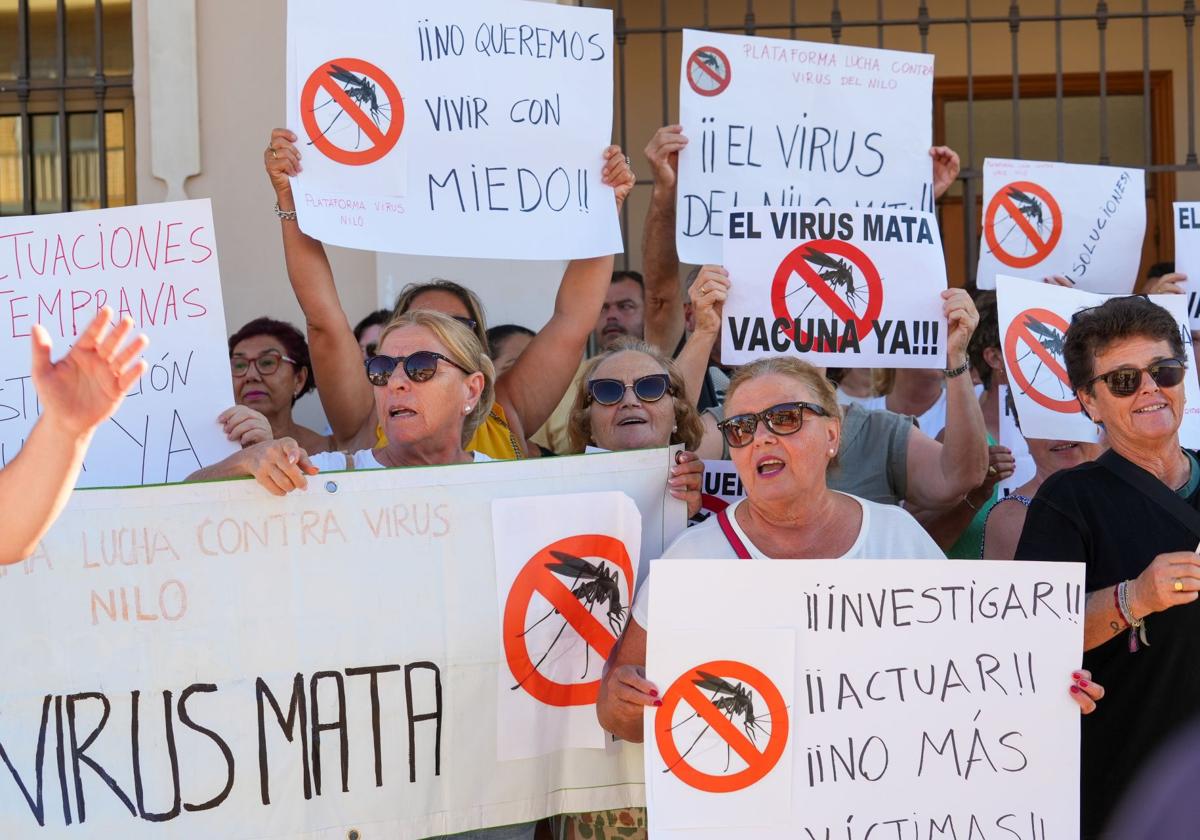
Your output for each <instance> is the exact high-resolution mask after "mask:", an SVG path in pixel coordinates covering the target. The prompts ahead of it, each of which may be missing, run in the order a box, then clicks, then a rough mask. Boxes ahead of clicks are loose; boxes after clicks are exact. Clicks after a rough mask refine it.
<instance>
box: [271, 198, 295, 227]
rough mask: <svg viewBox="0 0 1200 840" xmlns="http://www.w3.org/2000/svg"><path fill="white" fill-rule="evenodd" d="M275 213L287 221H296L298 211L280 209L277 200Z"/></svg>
mask: <svg viewBox="0 0 1200 840" xmlns="http://www.w3.org/2000/svg"><path fill="white" fill-rule="evenodd" d="M275 215H276V216H278V217H279V218H281V219H283V220H284V221H285V222H294V221H296V211H295V210H280V209H279V202H278V201H276V202H275Z"/></svg>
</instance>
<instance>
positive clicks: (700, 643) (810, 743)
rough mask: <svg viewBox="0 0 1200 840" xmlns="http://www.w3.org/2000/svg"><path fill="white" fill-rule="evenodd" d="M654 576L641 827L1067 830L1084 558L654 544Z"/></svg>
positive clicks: (814, 831) (1071, 823)
mask: <svg viewBox="0 0 1200 840" xmlns="http://www.w3.org/2000/svg"><path fill="white" fill-rule="evenodd" d="M651 579H652V580H651V582H652V584H653V603H652V605H651V607H652V608H651V610H650V626H649V627H648V628H647V634H648V635H647V645H648V649H647V655H646V675H647V678H648V679H650V680H652V681H654V682H655V683H656V684H657V685H658V686H659V689H660V690H664V691H665V693H664V702H663V705H662V706H661V707H658V708H649V709H647V710H646V723H645V726H646V743H645V746H646V750H645V760H646V782H647V800H648V806H649V809H650V813H649V819H650V824H651V825H654V826H655V836H656V837H661V838H671V840H676V838H678V840H684V838H713V837H738V838H746V840H757V838H775V837H814V838H815V837H821V838H824V837H834V836H836V837H838V838H843V837H845V838H847V840H865V838H869V837H879V836H882V835H883V834H884V833H885V832H886V833H887V836H889V837H892V836H895V837H901V836H903V837H910V836H911V837H917V836H920V837H926V836H927V835H928V836H935V837H941V836H944V837H960V838H963V837H968V836H972V837H991V836H993V834H996V835H1001V834H1003V835H1005V836H1008V835H1012V836H1017V835H1019V836H1021V837H1027V836H1028V837H1035V838H1040V837H1076V836H1078V834H1079V825H1078V819H1079V783H1078V779H1079V709H1078V707H1077V706H1076V705H1075V703H1073V702H1072V701H1071V699H1070V697H1069V696H1068V692H1067V687H1068V685H1069V680H1070V674H1071V671H1072V669H1075V668H1078V667H1079V662H1080V657H1081V653H1082V650H1083V620H1084V617H1083V610H1084V591H1083V567H1082V565H1080V564H1067V563H1061V564H1060V563H1019V564H1014V563H1005V562H988V561H980V562H978V563H971V564H969V565H964V564H962V563H959V562H956V561H945V560H930V561H926V560H909V561H900V560H886V559H884V560H854V561H845V560H805V561H804V562H789V561H769V562H761V563H747V562H745V561H743V560H732V561H724V560H716V561H714V560H709V561H705V560H691V559H689V560H680V559H670V560H667V559H664V560H659V561H656V562H655V563H654V565H653V568H652V570H651ZM714 592H719V593H721V597H720V625H721V626H720V627H719V628H717V627H714V626H713V623H712V622H713V619H712V615H713V612H712V610H711V608H709V605H711V603H712V593H714ZM673 691H674V692H677V693H679V694H682V695H683V699H682V700H680V701H678V702H677V703H670V702H668V700H669V699H671V694H672V692H673ZM697 718H699V719H697ZM706 726H707V728H706Z"/></svg>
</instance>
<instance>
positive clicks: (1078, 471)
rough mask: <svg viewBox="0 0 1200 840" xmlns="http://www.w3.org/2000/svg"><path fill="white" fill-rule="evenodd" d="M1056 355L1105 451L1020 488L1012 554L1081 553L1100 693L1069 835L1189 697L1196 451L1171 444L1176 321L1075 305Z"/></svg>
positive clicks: (1193, 647) (1197, 634) (1178, 407)
mask: <svg viewBox="0 0 1200 840" xmlns="http://www.w3.org/2000/svg"><path fill="white" fill-rule="evenodd" d="M1063 355H1064V361H1065V362H1066V369H1067V377H1068V379H1069V380H1070V383H1071V388H1072V389H1073V390H1074V392H1075V395H1076V396H1077V397H1078V398H1079V402H1080V403H1081V405H1082V407H1083V410H1084V411H1085V412H1086V413H1087V416H1088V417H1089V418H1090V419H1091V420H1093V421H1094V422H1096V423H1097V424H1100V425H1101V426H1103V428H1104V431H1105V432H1106V434H1107V438H1108V444H1109V446H1110V449H1109V451H1108V452H1106V453H1104V454H1103V455H1101V456H1100V457H1099V458H1097V459H1096V460H1095V461H1093V462H1091V463H1087V464H1082V465H1080V466H1077V467H1074V468H1072V469H1069V470H1065V471H1063V472H1060V473H1057V474H1056V475H1052V476H1051V477H1050V478H1048V479H1046V482H1045V483H1044V484H1043V485H1042V486H1041V489H1040V490H1038V492H1037V495H1036V496H1034V498H1033V501H1032V503H1031V504H1030V505H1029V512H1028V514H1027V515H1026V518H1025V527H1024V529H1023V530H1022V532H1021V538H1020V541H1019V542H1018V544H1017V549H1016V559H1018V560H1060V561H1065V562H1074V563H1083V564H1085V569H1086V584H1085V589H1086V591H1087V593H1088V594H1087V604H1086V608H1085V612H1084V631H1083V642H1084V650H1085V651H1086V653H1085V654H1084V657H1083V662H1084V665H1085V666H1086V667H1087V668H1089V669H1091V671H1092V672H1093V673H1095V675H1096V678H1097V679H1098V680H1100V682H1102V683H1104V684H1105V685H1106V686H1107V688H1108V690H1109V694H1110V698H1109V699H1108V700H1107V701H1105V703H1104V704H1103V706H1102V707H1101V710H1100V713H1099V714H1097V715H1094V716H1093V717H1092V718H1090V719H1089V720H1088V721H1086V722H1085V723H1084V725H1083V762H1082V767H1083V779H1082V817H1081V825H1082V826H1083V836H1084V837H1085V838H1093V837H1099V836H1101V833H1102V832H1103V830H1104V827H1105V823H1106V822H1107V820H1108V817H1109V814H1110V812H1111V809H1112V808H1113V807H1114V806H1115V804H1116V803H1117V802H1118V801H1119V800H1120V799H1121V794H1122V793H1123V792H1124V790H1125V788H1126V787H1127V786H1128V784H1129V783H1130V781H1131V780H1132V779H1133V778H1134V776H1135V775H1136V774H1137V771H1138V769H1139V767H1140V766H1141V765H1142V764H1143V762H1145V761H1146V760H1147V759H1149V758H1150V756H1151V755H1153V753H1154V752H1155V751H1156V750H1157V749H1158V748H1159V747H1162V746H1164V744H1165V743H1166V742H1168V741H1170V740H1171V736H1172V735H1173V734H1174V733H1176V732H1177V731H1178V729H1179V727H1180V726H1181V725H1182V724H1183V723H1184V722H1185V721H1187V720H1189V719H1190V718H1191V717H1192V716H1193V715H1194V714H1195V712H1196V710H1197V709H1198V708H1200V668H1197V662H1198V661H1200V604H1197V603H1196V599H1197V592H1200V557H1197V555H1196V553H1195V551H1196V548H1197V542H1198V540H1200V514H1198V513H1197V510H1196V508H1197V506H1198V504H1200V462H1198V461H1197V455H1196V453H1195V452H1192V451H1189V450H1186V449H1183V448H1182V447H1181V446H1180V445H1179V424H1180V422H1181V421H1182V420H1183V416H1184V377H1185V376H1186V375H1187V369H1186V367H1185V363H1184V359H1185V358H1186V355H1185V351H1184V344H1183V340H1182V338H1181V336H1180V326H1179V325H1178V324H1177V323H1176V322H1175V319H1174V317H1172V315H1171V314H1170V313H1169V312H1167V310H1165V309H1163V308H1162V307H1160V306H1158V305H1156V304H1154V303H1152V302H1150V301H1149V300H1147V299H1146V298H1143V297H1119V298H1112V299H1110V300H1108V301H1106V302H1105V303H1104V304H1102V305H1100V306H1097V307H1093V308H1091V309H1085V310H1082V311H1081V312H1078V313H1076V314H1075V317H1074V318H1073V319H1072V321H1071V326H1070V328H1069V329H1068V330H1067V335H1066V341H1065V345H1064V353H1063Z"/></svg>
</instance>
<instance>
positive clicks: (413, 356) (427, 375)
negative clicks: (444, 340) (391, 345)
mask: <svg viewBox="0 0 1200 840" xmlns="http://www.w3.org/2000/svg"><path fill="white" fill-rule="evenodd" d="M439 360H441V361H443V362H446V363H447V364H451V365H454V367H456V368H458V369H459V370H461V371H462V372H463V373H466V374H469V373H470V372H471V371H469V370H467V369H466V368H465V367H463V366H462V365H460V364H459V363H458V362H456V361H454V360H453V359H451V358H449V357H448V356H443V355H442V354H441V353H434V352H433V351H432V350H418V351H417V352H416V353H410V354H408V355H407V356H384V355H376V356H372V357H371V358H369V359H367V360H366V361H365V362H364V363H363V364H364V365H365V367H366V369H367V379H368V380H370V382H371V384H372V385H378V386H384V385H387V384H388V382H389V381H390V380H391V378H392V374H393V373H395V372H396V368H398V367H400V366H401V365H403V366H404V373H405V374H406V375H407V376H408V378H409V379H410V380H412V381H413V382H428V381H429V380H430V379H433V375H434V374H435V373H437V365H438V361H439Z"/></svg>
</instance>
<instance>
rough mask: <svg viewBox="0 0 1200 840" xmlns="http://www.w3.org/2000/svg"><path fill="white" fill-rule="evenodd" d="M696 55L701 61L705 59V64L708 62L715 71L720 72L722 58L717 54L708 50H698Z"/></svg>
mask: <svg viewBox="0 0 1200 840" xmlns="http://www.w3.org/2000/svg"><path fill="white" fill-rule="evenodd" d="M696 57H697V58H699V59H700V60H701V61H703V62H704V63H705V64H707V65H708V66H709V67H710V68H712V71H713V72H714V73H717V74H720V72H721V59H719V58H717V57H716V56H715V55H713V54H712V53H710V52H708V51H707V50H697V51H696Z"/></svg>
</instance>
